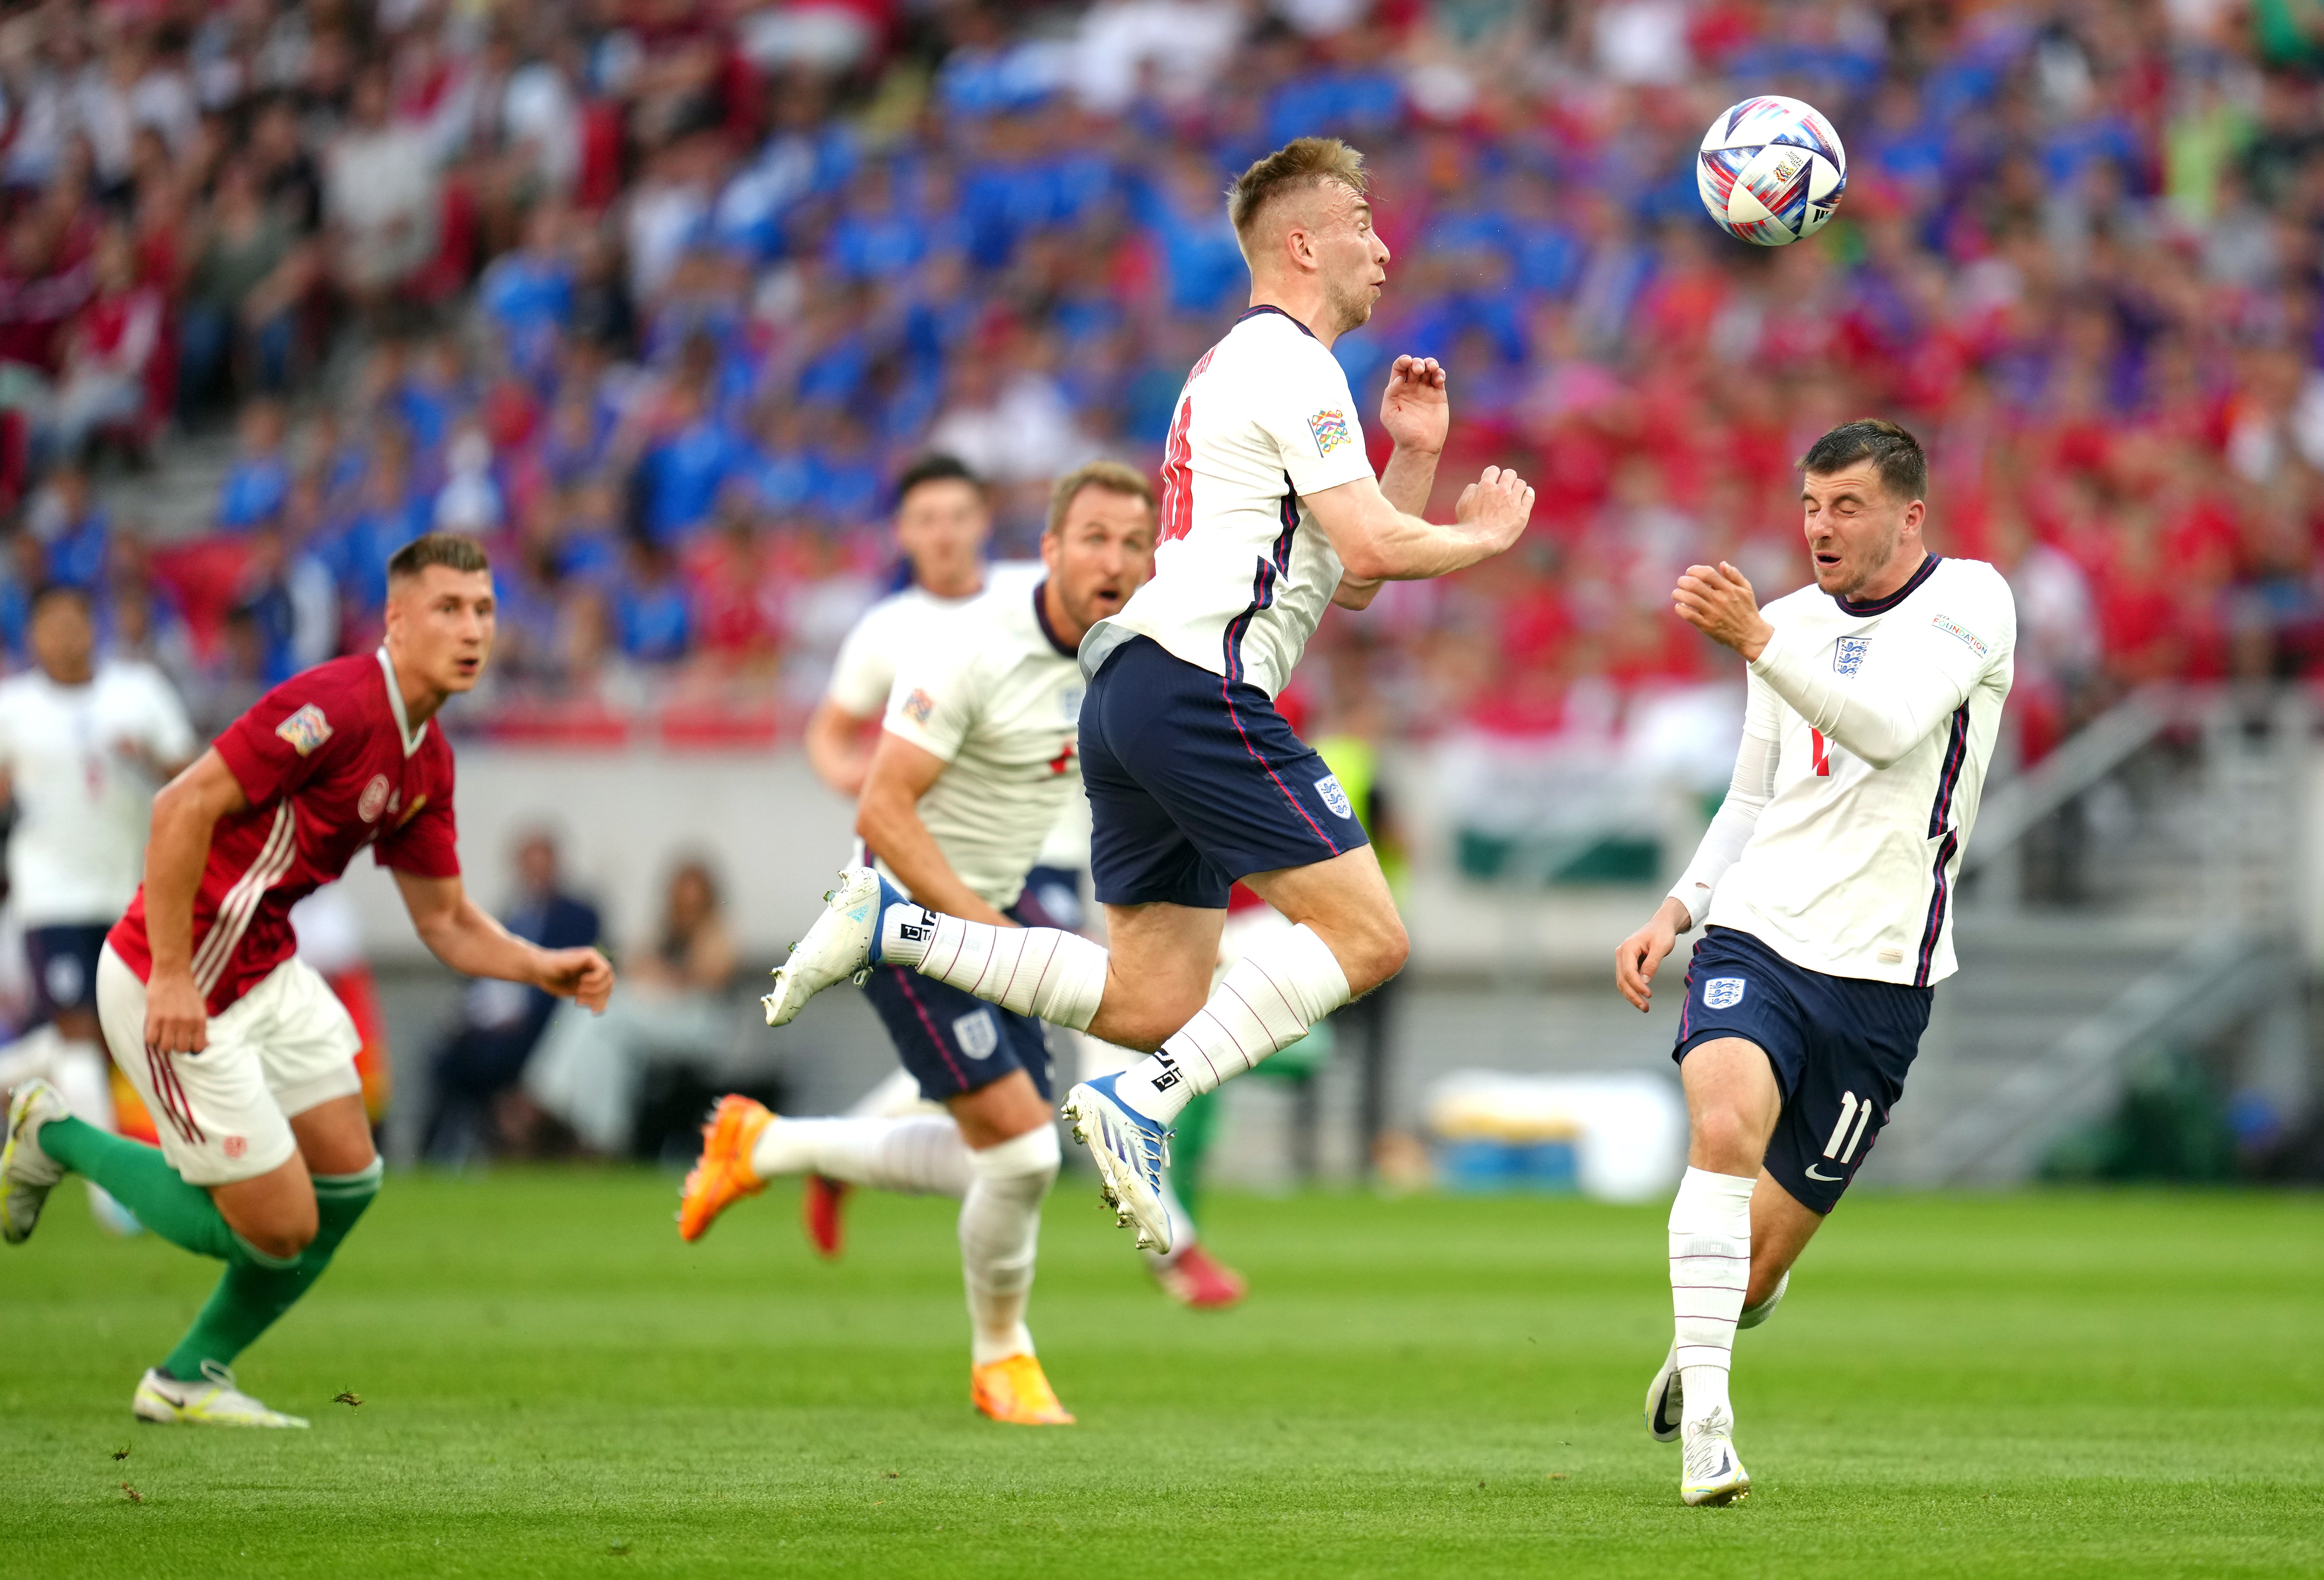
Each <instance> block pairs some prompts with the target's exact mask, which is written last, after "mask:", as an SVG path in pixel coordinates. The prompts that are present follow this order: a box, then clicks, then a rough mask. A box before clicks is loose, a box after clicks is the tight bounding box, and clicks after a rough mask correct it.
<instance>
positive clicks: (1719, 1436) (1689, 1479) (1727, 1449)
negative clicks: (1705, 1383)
mask: <svg viewBox="0 0 2324 1580" xmlns="http://www.w3.org/2000/svg"><path fill="white" fill-rule="evenodd" d="M1682 1458H1683V1462H1684V1468H1683V1470H1682V1471H1681V1472H1680V1474H1679V1478H1678V1495H1679V1497H1680V1499H1681V1500H1682V1501H1684V1502H1686V1503H1688V1504H1691V1505H1693V1506H1696V1507H1700V1506H1701V1505H1703V1504H1706V1503H1708V1504H1719V1503H1738V1502H1740V1501H1743V1500H1744V1499H1745V1498H1748V1497H1749V1496H1750V1495H1751V1477H1750V1475H1749V1474H1748V1472H1746V1471H1745V1470H1744V1468H1743V1462H1742V1461H1741V1460H1740V1459H1738V1458H1737V1457H1736V1456H1735V1418H1733V1417H1732V1416H1730V1415H1729V1414H1728V1413H1727V1412H1726V1410H1725V1409H1715V1410H1713V1411H1711V1414H1710V1415H1708V1416H1706V1417H1705V1418H1702V1419H1701V1420H1699V1421H1697V1422H1695V1423H1694V1425H1692V1426H1691V1427H1689V1428H1686V1448H1685V1451H1684V1453H1683V1455H1682Z"/></svg>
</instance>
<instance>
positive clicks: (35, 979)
mask: <svg viewBox="0 0 2324 1580" xmlns="http://www.w3.org/2000/svg"><path fill="white" fill-rule="evenodd" d="M112 930H113V929H112V928H111V926H110V924H107V923H103V922H99V923H95V924H88V923H80V922H68V923H66V924H64V925H62V926H60V927H32V928H26V929H24V964H25V965H26V966H30V967H31V968H32V993H33V995H34V998H35V999H36V1001H37V1002H38V1003H39V1004H40V1007H41V1012H42V1014H44V1015H56V1014H60V1013H62V1012H65V1011H68V1010H88V1011H90V1012H95V1011H96V1009H97V953H98V951H100V950H102V949H103V948H104V947H105V935H106V933H108V932H110V931H112Z"/></svg>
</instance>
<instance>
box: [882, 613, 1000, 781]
mask: <svg viewBox="0 0 2324 1580" xmlns="http://www.w3.org/2000/svg"><path fill="white" fill-rule="evenodd" d="M947 626H949V627H953V628H954V631H955V632H957V631H958V630H959V629H960V625H959V622H958V621H957V620H954V621H946V622H943V623H941V624H939V625H938V627H937V634H935V635H934V636H933V637H931V636H930V635H929V633H923V634H922V637H921V639H920V640H919V641H917V642H914V643H913V651H912V654H911V657H910V659H909V660H908V661H907V663H906V664H905V666H904V667H903V668H901V669H899V670H897V672H896V680H895V684H894V685H893V686H892V687H891V688H890V690H889V693H888V707H887V712H886V713H885V715H884V716H882V717H881V720H880V727H881V729H883V730H885V731H886V732H887V733H888V734H890V735H896V736H899V737H900V738H901V739H903V740H906V741H909V742H910V743H911V744H913V745H915V746H918V748H919V749H920V750H921V751H923V752H927V753H930V754H931V755H933V756H936V757H939V758H941V759H943V760H944V761H945V762H951V761H952V760H953V759H954V758H955V757H957V756H959V755H960V747H961V743H962V742H964V741H965V740H966V739H968V733H969V731H971V730H972V729H973V728H975V727H976V722H977V715H978V711H979V707H980V704H981V702H982V689H983V688H982V685H981V684H980V680H981V677H980V676H979V675H978V673H977V670H978V668H979V663H978V661H979V659H980V657H981V654H980V651H979V650H978V647H977V645H976V644H975V643H974V642H973V641H972V642H964V641H961V640H959V638H958V635H957V634H954V635H951V636H950V637H949V639H948V638H947V635H946V634H945V627H947Z"/></svg>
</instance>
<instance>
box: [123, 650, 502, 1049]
mask: <svg viewBox="0 0 2324 1580" xmlns="http://www.w3.org/2000/svg"><path fill="white" fill-rule="evenodd" d="M403 719H404V713H403V696H402V693H401V692H400V691H398V690H397V689H396V686H395V674H394V670H392V668H391V667H390V666H389V663H388V659H387V653H386V651H385V650H384V649H383V650H381V651H378V652H376V653H374V654H371V655H369V656H367V657H363V658H348V659H333V660H332V661H330V662H328V663H325V664H318V665H316V666H315V667H314V668H313V669H311V670H308V671H307V672H306V673H305V674H303V675H294V676H292V677H291V679H288V680H285V681H284V682H282V684H281V685H280V686H277V687H276V688H274V689H273V690H272V691H270V692H268V693H267V694H266V695H265V696H264V697H263V698H260V699H259V701H258V704H257V706H256V707H253V708H252V709H251V710H250V711H249V712H248V713H245V714H244V715H243V716H241V717H240V718H238V719H236V720H235V721H234V723H233V724H231V725H227V726H226V733H225V734H223V735H219V736H218V738H217V741H216V742H215V743H214V745H215V746H216V748H217V754H218V755H219V756H220V757H222V758H224V759H225V760H226V768H227V770H228V771H229V772H232V773H233V775H234V777H235V781H237V782H238V783H240V784H241V786H242V793H243V794H244V796H245V797H247V798H248V799H249V801H250V806H249V808H248V809H247V810H245V811H241V812H237V813H235V814H234V815H233V816H231V817H227V818H219V819H218V822H217V829H216V830H215V832H213V833H212V834H211V836H210V855H209V862H208V865H206V866H205V867H204V868H203V869H202V882H201V888H200V889H199V891H198V892H197V893H196V894H195V896H194V939H193V942H194V982H195V984H196V985H198V987H200V989H201V990H202V993H203V995H204V996H205V997H206V998H207V999H208V1003H209V1012H210V1013H211V1014H213V1015H215V1014H217V1013H219V1012H222V1011H223V1010H225V1008H226V1006H227V1005H228V1004H230V1003H234V1002H235V1000H236V999H238V998H240V997H241V996H242V995H243V994H244V993H247V992H249V991H250V990H251V989H252V988H253V987H254V986H256V985H257V984H259V983H260V982H261V981H263V979H264V978H265V976H266V975H267V973H269V972H271V971H272V970H273V969H274V968H275V967H276V966H280V965H281V964H282V962H284V961H285V960H288V959H290V958H291V956H293V955H295V954H296V953H298V949H299V941H298V938H296V937H295V936H294V935H293V934H292V932H291V907H292V906H293V905H295V904H297V903H298V902H299V901H301V900H303V899H305V898H306V897H307V896H308V895H309V894H311V893H313V892H315V891H316V890H318V889H319V888H321V887H322V886H323V885H324V884H326V883H328V882H332V881H334V880H335V879H337V877H339V876H340V874H342V873H345V872H346V870H347V864H348V863H349V862H351V861H353V860H354V859H355V853H356V852H357V851H359V850H361V849H362V848H363V847H364V845H375V846H376V848H375V849H374V852H373V856H374V860H376V861H377V862H378V863H379V864H380V865H382V866H383V867H393V868H396V869H398V870H400V871H402V872H407V873H412V874H414V875H415V876H418V877H422V878H449V877H454V876H457V874H458V873H459V871H460V861H459V855H458V852H457V830H456V828H455V827H454V823H453V818H452V748H451V747H449V746H447V745H446V744H444V736H443V733H442V732H441V731H439V730H436V729H433V728H431V727H429V725H424V724H423V725H420V729H419V732H418V733H417V734H416V735H415V734H411V733H410V732H407V731H406V730H405V729H404V727H403ZM106 941H107V942H108V943H110V944H111V945H112V946H113V949H114V952H115V954H117V955H119V956H121V958H122V960H123V962H124V964H126V965H127V966H129V968H130V969H131V970H133V971H134V972H135V973H137V977H138V980H139V981H141V982H142V981H144V980H146V979H147V978H148V977H149V976H150V975H152V968H153V954H152V948H151V947H150V946H149V945H148V943H147V941H146V938H145V891H144V890H143V888H142V887H141V888H140V889H139V890H138V891H137V897H136V898H135V899H134V900H132V901H130V902H129V911H128V914H127V915H125V916H124V917H123V918H122V919H120V920H119V921H117V922H115V924H114V926H113V931H112V933H111V934H110V935H109V936H108V938H107V939H106Z"/></svg>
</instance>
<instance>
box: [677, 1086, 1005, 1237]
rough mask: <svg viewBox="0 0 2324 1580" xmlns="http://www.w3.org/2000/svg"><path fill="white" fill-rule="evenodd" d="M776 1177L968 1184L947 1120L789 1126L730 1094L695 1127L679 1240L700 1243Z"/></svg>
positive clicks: (930, 1117)
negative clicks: (697, 1146)
mask: <svg viewBox="0 0 2324 1580" xmlns="http://www.w3.org/2000/svg"><path fill="white" fill-rule="evenodd" d="M782 1174H804V1175H807V1176H809V1177H811V1178H823V1179H826V1180H835V1181H837V1182H839V1183H841V1184H843V1185H868V1186H870V1187H872V1188H873V1189H875V1190H892V1191H895V1192H897V1193H899V1195H904V1196H949V1197H964V1196H965V1195H967V1194H968V1187H969V1181H970V1178H972V1177H971V1174H970V1171H969V1164H968V1148H967V1147H966V1146H965V1145H964V1144H963V1142H962V1141H961V1139H960V1126H959V1125H957V1124H956V1123H954V1122H953V1120H952V1118H951V1117H950V1116H949V1115H947V1114H939V1113H914V1114H906V1115H904V1116H902V1117H900V1118H889V1117H885V1116H881V1115H853V1114H843V1115H841V1116H839V1117H836V1118H832V1119H793V1118H790V1117H788V1115H784V1114H778V1113H770V1111H769V1110H768V1109H767V1107H766V1105H765V1104H761V1103H760V1102H758V1101H756V1100H755V1099H753V1098H750V1097H743V1096H740V1095H728V1096H724V1097H721V1098H720V1099H719V1100H718V1105H717V1107H715V1108H714V1109H713V1110H711V1113H710V1123H707V1124H705V1125H704V1126H703V1127H702V1155H701V1156H700V1157H699V1158H698V1159H696V1161H695V1165H694V1168H693V1169H692V1171H691V1172H689V1173H688V1174H687V1177H686V1185H685V1187H684V1188H683V1190H682V1191H681V1192H680V1193H679V1197H678V1236H679V1238H681V1239H684V1240H688V1241H693V1240H699V1239H701V1238H702V1237H703V1236H704V1235H705V1234H708V1233H709V1232H710V1225H711V1224H715V1223H716V1222H717V1221H718V1215H720V1214H721V1213H724V1211H725V1210H726V1209H727V1208H728V1207H730V1206H733V1205H734V1203H736V1202H738V1201H740V1200H742V1197H746V1196H756V1195H758V1194H759V1193H760V1192H761V1191H762V1190H764V1189H766V1187H767V1181H768V1180H770V1179H772V1178H775V1177H776V1176H778V1175H782Z"/></svg>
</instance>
